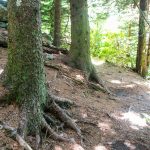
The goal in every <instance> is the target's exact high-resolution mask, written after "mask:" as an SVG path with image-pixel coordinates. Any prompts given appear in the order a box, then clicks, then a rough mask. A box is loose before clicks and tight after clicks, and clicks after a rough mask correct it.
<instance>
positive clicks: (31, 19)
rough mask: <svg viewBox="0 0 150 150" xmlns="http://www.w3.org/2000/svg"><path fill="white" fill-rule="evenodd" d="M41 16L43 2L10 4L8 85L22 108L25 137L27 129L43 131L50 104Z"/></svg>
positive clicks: (14, 0)
mask: <svg viewBox="0 0 150 150" xmlns="http://www.w3.org/2000/svg"><path fill="white" fill-rule="evenodd" d="M39 12H40V0H23V1H21V0H20V1H18V0H17V1H16V0H9V3H8V21H9V27H8V31H9V37H8V63H7V69H6V74H7V77H6V83H7V84H8V85H9V87H11V93H12V96H13V98H15V99H16V101H17V102H18V103H19V104H20V106H21V108H20V110H21V112H20V119H21V122H20V126H19V127H20V130H18V131H19V133H20V134H21V135H22V136H24V134H25V133H26V132H27V129H30V130H31V131H32V132H38V131H39V128H40V125H41V109H40V107H41V104H44V103H45V100H46V88H45V72H44V63H43V55H42V41H41V30H40V27H41V20H40V13H39ZM27 126H28V127H29V128H26V127H27Z"/></svg>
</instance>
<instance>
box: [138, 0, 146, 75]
mask: <svg viewBox="0 0 150 150" xmlns="http://www.w3.org/2000/svg"><path fill="white" fill-rule="evenodd" d="M147 4H148V0H140V16H139V37H138V49H137V58H136V70H137V72H138V73H139V74H140V75H141V76H143V77H145V76H146V74H147V69H148V68H147V58H146V57H147V48H146V29H145V26H146V25H145V24H146V23H145V18H147V11H148V6H147Z"/></svg>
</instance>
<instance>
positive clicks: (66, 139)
mask: <svg viewBox="0 0 150 150" xmlns="http://www.w3.org/2000/svg"><path fill="white" fill-rule="evenodd" d="M42 126H43V127H44V128H45V129H46V130H47V131H48V133H49V134H50V136H51V138H53V139H54V140H58V141H65V142H71V141H72V140H71V139H69V138H67V137H63V136H61V135H58V134H57V133H56V132H55V131H54V130H53V129H52V128H51V127H50V126H49V125H48V123H47V122H46V120H45V119H44V118H42Z"/></svg>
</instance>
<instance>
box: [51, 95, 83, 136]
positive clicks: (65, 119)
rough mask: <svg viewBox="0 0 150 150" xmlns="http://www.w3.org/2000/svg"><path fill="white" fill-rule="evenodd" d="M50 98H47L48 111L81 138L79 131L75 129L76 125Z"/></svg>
mask: <svg viewBox="0 0 150 150" xmlns="http://www.w3.org/2000/svg"><path fill="white" fill-rule="evenodd" d="M54 100H55V99H52V97H51V96H50V97H49V100H48V106H49V108H50V111H52V112H55V113H54V115H56V117H58V118H59V119H60V120H61V121H63V122H64V123H65V124H66V125H67V126H68V127H70V128H72V129H73V130H75V131H76V132H77V134H78V135H79V136H80V137H81V130H80V129H79V128H78V127H77V125H76V123H75V122H74V121H73V120H72V119H71V118H70V117H69V116H68V115H67V114H66V112H65V111H64V110H63V109H62V108H61V107H59V106H58V105H57V104H56V103H55V101H54Z"/></svg>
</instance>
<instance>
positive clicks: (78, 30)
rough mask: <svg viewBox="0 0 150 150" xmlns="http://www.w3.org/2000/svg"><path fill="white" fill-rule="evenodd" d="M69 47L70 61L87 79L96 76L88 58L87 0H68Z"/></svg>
mask: <svg viewBox="0 0 150 150" xmlns="http://www.w3.org/2000/svg"><path fill="white" fill-rule="evenodd" d="M70 8H71V47H70V63H71V65H72V66H74V67H76V68H78V69H81V70H83V71H84V72H85V74H86V77H87V78H88V79H89V78H90V77H91V78H97V77H96V76H95V70H94V67H93V65H92V63H91V58H90V27H89V20H88V6H87V0H82V1H80V0H70Z"/></svg>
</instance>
